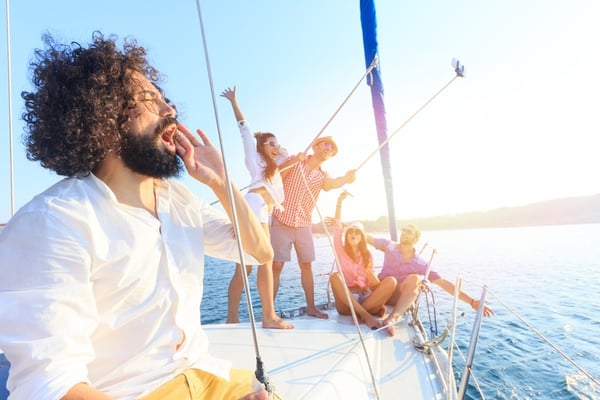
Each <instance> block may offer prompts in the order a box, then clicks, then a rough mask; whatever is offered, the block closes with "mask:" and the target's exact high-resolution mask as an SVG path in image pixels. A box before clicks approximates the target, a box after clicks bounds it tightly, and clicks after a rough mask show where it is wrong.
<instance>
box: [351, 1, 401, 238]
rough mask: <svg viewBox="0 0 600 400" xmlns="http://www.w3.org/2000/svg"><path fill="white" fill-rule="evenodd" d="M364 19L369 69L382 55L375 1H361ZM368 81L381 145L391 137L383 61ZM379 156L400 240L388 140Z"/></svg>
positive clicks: (392, 225) (390, 216)
mask: <svg viewBox="0 0 600 400" xmlns="http://www.w3.org/2000/svg"><path fill="white" fill-rule="evenodd" d="M360 20H361V26H362V34H363V46H364V50H365V63H366V66H367V68H368V67H369V66H370V65H371V63H372V62H373V58H374V57H375V56H378V45H377V18H376V16H375V1H374V0H360ZM367 83H368V85H369V86H370V87H371V100H372V102H373V112H374V113H375V125H376V127H377V139H378V140H379V145H380V146H381V144H382V143H383V142H385V141H386V140H387V138H388V135H387V122H386V119H385V103H384V102H383V84H382V83H381V71H380V68H379V63H378V64H377V66H376V67H375V68H373V70H372V71H371V75H370V76H369V77H368V80H367ZM379 156H380V159H381V168H382V169H383V180H384V184H385V192H386V196H387V205H388V221H389V229H390V238H391V239H392V240H394V241H396V240H398V230H397V227H396V212H395V209H394V186H393V184H392V171H391V166H390V149H389V147H388V145H387V143H386V144H385V145H384V146H382V147H381V149H380V150H379Z"/></svg>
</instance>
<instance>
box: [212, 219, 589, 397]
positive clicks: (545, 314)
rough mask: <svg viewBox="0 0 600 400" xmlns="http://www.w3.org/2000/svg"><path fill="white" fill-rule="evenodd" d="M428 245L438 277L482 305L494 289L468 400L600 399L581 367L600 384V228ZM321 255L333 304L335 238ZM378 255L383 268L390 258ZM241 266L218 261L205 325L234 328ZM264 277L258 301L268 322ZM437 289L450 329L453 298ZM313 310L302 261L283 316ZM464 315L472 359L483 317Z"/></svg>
mask: <svg viewBox="0 0 600 400" xmlns="http://www.w3.org/2000/svg"><path fill="white" fill-rule="evenodd" d="M382 236H385V234H383V235H382ZM425 244H426V246H425V248H424V250H423V253H422V255H423V256H424V257H425V258H426V259H429V258H430V257H431V254H432V251H433V250H434V249H435V255H434V257H433V259H432V265H433V269H434V270H436V271H438V272H440V273H441V274H442V276H444V277H445V278H446V279H448V280H450V281H453V282H454V281H455V280H456V278H457V276H460V277H461V278H462V281H463V283H462V284H463V289H464V290H465V291H467V292H468V293H469V294H471V295H472V296H474V297H479V296H480V295H481V292H482V286H483V285H486V286H487V289H488V291H487V297H486V299H487V301H488V305H489V306H490V307H492V309H493V310H494V312H495V316H494V317H492V318H485V319H484V322H483V324H482V326H481V331H480V337H479V341H478V344H477V351H476V354H475V360H474V363H473V368H472V369H473V376H474V377H472V378H471V379H470V380H469V388H468V392H467V398H470V399H479V398H481V396H480V395H479V392H478V391H477V390H476V388H475V385H478V386H479V387H480V388H481V390H482V392H483V394H484V396H485V398H487V399H544V400H545V399H600V387H598V386H597V385H596V384H595V383H594V382H593V381H592V380H590V379H588V378H587V377H586V376H585V375H584V374H583V373H582V372H581V371H580V370H579V369H578V367H580V368H582V369H584V370H585V371H587V372H588V373H589V374H591V375H592V376H593V377H595V378H596V379H600V318H599V316H600V224H582V225H561V226H543V227H522V228H501V229H469V230H446V231H425V232H423V233H422V235H421V241H420V242H419V244H418V246H419V247H418V250H420V249H421V248H422V246H423V245H425ZM316 248H317V261H316V262H315V263H314V265H313V271H314V274H315V297H316V301H317V303H323V302H326V301H327V299H328V293H327V277H328V273H329V272H330V271H331V269H332V267H333V256H332V252H331V246H330V244H329V239H328V238H327V237H320V238H317V239H316ZM373 255H374V258H375V262H376V264H379V265H380V264H381V261H382V254H381V252H378V251H376V250H374V251H373ZM233 268H234V266H233V264H232V263H228V262H223V261H220V260H216V259H209V260H208V262H207V265H206V274H205V275H206V276H205V294H204V300H203V304H202V321H203V323H215V322H224V321H225V315H226V310H227V285H228V283H229V278H230V277H231V274H232V273H233ZM255 270H256V268H254V271H253V272H252V274H251V275H250V277H249V282H250V287H251V290H250V293H251V297H252V304H253V308H254V314H255V316H256V317H257V319H260V302H259V298H258V294H257V292H256V289H255V288H256V275H255ZM432 287H433V291H434V296H435V301H436V304H437V308H438V325H440V329H441V326H442V325H444V324H445V322H446V321H447V320H448V318H449V312H450V309H451V300H452V299H451V297H450V296H449V295H447V294H446V293H445V292H443V291H441V290H439V288H438V287H437V286H435V285H432ZM243 297H244V296H243ZM245 304H246V303H245V299H244V298H243V299H242V305H241V306H240V311H241V312H240V317H241V318H247V312H246V305H245ZM303 305H305V300H304V294H303V292H302V288H301V285H300V273H299V269H298V267H297V265H296V264H295V262H293V261H292V262H290V263H288V264H286V266H285V267H284V271H283V273H282V277H281V287H280V291H279V295H278V297H277V301H276V308H277V309H278V310H281V309H288V308H295V307H300V306H303ZM459 310H464V311H465V315H464V317H462V318H460V319H459V322H458V323H457V325H458V326H457V342H458V345H459V348H460V349H461V350H462V353H463V354H464V353H465V352H466V346H467V345H468V342H469V339H470V330H471V327H472V324H473V317H474V312H472V311H470V308H469V307H468V306H467V305H466V304H464V303H460V305H459ZM444 345H446V346H447V341H446V342H445V343H444ZM455 353H456V352H455ZM567 358H569V359H571V360H572V361H573V362H574V363H575V364H576V365H573V363H571V362H569V361H567ZM453 365H454V369H455V374H456V375H457V377H460V376H461V374H462V371H463V368H464V362H463V360H462V359H461V357H460V355H457V354H455V357H454V360H453ZM577 366H578V367H577Z"/></svg>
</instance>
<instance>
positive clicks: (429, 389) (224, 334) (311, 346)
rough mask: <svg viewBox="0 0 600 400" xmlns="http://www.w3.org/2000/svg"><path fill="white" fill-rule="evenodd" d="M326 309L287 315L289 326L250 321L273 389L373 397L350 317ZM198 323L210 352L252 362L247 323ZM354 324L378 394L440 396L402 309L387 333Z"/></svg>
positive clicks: (307, 395)
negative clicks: (323, 314)
mask: <svg viewBox="0 0 600 400" xmlns="http://www.w3.org/2000/svg"><path fill="white" fill-rule="evenodd" d="M328 314H329V319H328V320H321V319H317V318H312V317H306V316H302V317H299V318H296V319H292V320H291V321H290V322H292V323H293V324H294V326H295V328H294V329H292V330H271V329H262V328H261V327H260V322H257V325H258V328H257V330H256V332H257V342H258V345H259V352H260V356H261V359H262V361H263V363H264V368H265V371H266V373H267V376H268V377H269V379H270V381H271V383H272V384H273V386H274V387H275V392H276V393H277V394H278V395H280V396H281V397H282V398H284V399H298V400H299V399H311V400H318V399H327V400H333V399H374V398H377V397H376V394H375V391H374V389H373V384H372V379H371V374H370V372H369V366H368V363H367V359H366V356H365V351H364V350H363V346H362V344H361V342H360V339H359V335H358V332H357V330H356V327H355V326H354V324H353V323H352V320H351V317H347V316H339V315H338V314H337V312H336V311H335V310H330V311H328ZM205 330H206V332H207V334H208V335H209V337H210V343H211V346H210V348H211V354H213V355H215V356H218V357H222V358H226V359H230V360H232V361H233V364H234V366H235V367H237V368H246V369H251V370H254V369H255V368H256V355H255V351H254V342H253V338H252V333H251V328H250V323H247V322H244V323H240V324H211V325H205ZM361 332H362V336H363V340H364V344H365V346H364V348H366V350H367V353H368V357H369V360H370V364H371V367H372V371H373V376H374V377H375V382H376V385H377V390H378V393H379V398H380V399H399V398H402V399H442V398H445V396H444V394H443V393H444V390H443V383H442V381H441V379H440V377H439V376H438V374H437V373H436V372H435V371H436V368H435V367H434V365H433V363H432V361H431V358H430V357H429V356H428V355H426V354H424V353H421V352H419V351H417V350H416V349H415V348H414V346H413V343H412V338H413V336H414V333H413V332H414V331H413V329H412V327H410V326H409V325H408V316H405V317H404V318H403V320H402V321H401V322H399V323H398V325H397V326H396V335H395V336H394V337H390V336H389V335H388V334H387V332H386V331H385V330H383V329H382V330H378V331H371V330H369V328H368V327H366V326H365V325H364V324H361ZM442 359H443V360H444V362H445V361H446V358H445V357H444V356H443V355H442Z"/></svg>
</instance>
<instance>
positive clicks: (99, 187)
mask: <svg viewBox="0 0 600 400" xmlns="http://www.w3.org/2000/svg"><path fill="white" fill-rule="evenodd" d="M116 40H117V39H116V37H113V36H111V37H105V36H103V35H102V34H100V33H95V34H94V35H93V39H92V42H91V43H90V44H89V46H88V47H84V46H82V45H80V44H78V43H71V44H69V45H63V44H59V43H57V42H56V41H55V40H54V39H53V38H52V37H50V36H45V37H44V42H45V44H46V48H45V49H43V50H37V51H36V52H35V58H34V60H33V61H32V63H31V66H32V74H33V77H32V82H33V86H34V88H33V90H32V91H31V92H24V93H23V94H22V97H23V99H24V100H25V112H24V114H23V119H24V120H25V122H26V133H25V143H26V145H27V152H28V153H27V156H28V158H29V159H30V160H35V161H39V162H40V163H41V164H42V166H43V167H45V168H48V169H50V170H52V171H54V172H56V173H57V174H59V175H63V176H65V177H66V178H65V179H63V180H62V181H60V182H58V183H57V184H55V185H54V186H52V187H50V188H49V189H47V190H46V191H44V192H43V193H41V194H39V195H38V196H36V197H35V198H34V199H32V200H31V201H30V202H29V203H28V204H26V205H25V206H24V207H22V208H21V209H20V210H19V211H18V212H17V213H16V214H15V216H14V217H13V218H12V219H11V220H10V221H9V223H8V224H7V225H6V226H5V228H4V230H3V231H2V233H1V234H0V260H2V261H1V262H2V266H1V271H0V304H2V308H1V310H0V326H1V327H2V328H1V329H0V348H1V349H2V350H3V351H4V353H5V355H6V357H7V358H8V360H9V361H10V362H11V367H10V372H9V378H8V382H7V386H8V389H9V390H10V392H11V398H14V399H65V400H68V399H109V398H118V399H134V398H135V399H139V398H144V399H178V400H179V399H204V398H219V399H221V398H228V399H229V398H242V397H243V398H245V399H261V398H266V392H265V391H264V390H259V391H257V392H253V393H250V392H251V391H252V390H253V389H252V386H253V383H252V378H253V373H252V371H245V370H239V369H232V368H230V363H229V362H227V361H225V360H219V359H215V358H213V357H211V356H210V355H209V354H208V350H209V345H208V343H207V339H206V334H205V333H204V332H203V330H202V328H201V326H200V301H201V299H202V281H203V270H204V256H205V254H206V255H211V256H214V257H218V258H224V259H228V260H231V261H236V262H239V255H238V250H237V242H236V238H235V235H234V230H233V226H232V222H231V220H232V212H231V208H232V207H231V202H230V198H229V196H228V190H227V184H226V179H225V169H224V165H223V160H222V157H221V155H220V153H219V151H218V150H217V149H216V148H215V147H214V146H213V145H212V143H211V142H210V140H209V139H208V137H207V136H206V135H205V134H204V133H203V132H202V131H201V130H197V135H194V134H192V132H190V131H189V130H188V129H187V128H186V127H184V126H183V125H182V124H180V123H178V122H177V119H176V112H175V108H174V106H173V105H171V104H170V102H169V101H168V100H167V99H165V97H164V95H163V93H162V91H161V89H160V87H159V83H160V74H159V73H158V71H156V70H155V69H154V68H153V67H151V66H150V65H149V64H148V62H147V60H146V51H145V50H144V48H143V47H140V46H139V45H138V44H137V43H136V42H135V41H134V40H125V41H124V42H123V46H122V49H119V48H118V46H117V43H116ZM184 171H187V173H188V174H189V175H190V176H191V177H193V178H194V179H196V180H197V181H199V182H201V183H202V184H205V185H208V186H209V187H210V188H211V189H212V191H213V192H214V193H215V195H216V196H217V197H218V199H219V201H220V202H221V204H222V205H223V208H224V209H225V210H226V212H227V215H224V214H223V213H221V212H219V211H217V210H215V209H213V208H212V207H210V206H209V205H208V204H207V203H206V202H205V201H203V200H202V199H199V198H197V197H196V196H194V195H193V194H192V193H191V192H190V191H189V190H188V189H187V188H185V187H184V186H183V185H182V184H181V183H179V182H176V181H174V180H173V179H170V178H172V177H175V176H177V175H178V174H181V173H183V172H184ZM233 202H234V203H235V207H236V211H237V215H238V218H239V219H240V221H243V222H244V223H243V224H240V236H241V238H240V239H241V242H242V246H243V248H244V251H245V252H246V253H248V255H247V256H248V259H249V260H250V262H253V263H256V264H264V263H266V262H267V261H269V260H271V259H272V257H273V251H272V249H271V246H270V243H269V241H268V239H267V237H266V235H265V233H264V232H263V229H262V227H261V225H260V223H259V222H258V220H257V219H256V217H255V215H254V213H253V212H252V210H251V209H250V208H249V207H248V205H247V203H246V202H245V201H244V198H243V196H242V195H241V194H240V192H239V191H238V190H237V189H235V188H234V190H233Z"/></svg>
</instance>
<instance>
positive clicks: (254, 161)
mask: <svg viewBox="0 0 600 400" xmlns="http://www.w3.org/2000/svg"><path fill="white" fill-rule="evenodd" d="M236 92H237V90H236V87H235V86H234V87H233V89H232V88H227V89H225V90H224V91H223V92H222V93H221V96H222V97H225V98H226V99H227V100H229V101H230V102H231V107H232V108H233V113H234V115H235V119H236V121H237V124H238V128H239V129H240V134H241V136H242V142H243V144H244V162H245V164H246V168H247V169H248V172H250V176H251V179H252V180H251V182H250V185H248V192H247V193H246V195H245V198H246V201H247V202H248V204H249V205H250V207H251V208H252V209H253V210H254V213H255V214H256V216H257V217H258V220H259V222H260V223H261V225H262V227H263V229H264V230H265V233H266V234H267V236H270V233H269V218H270V216H271V212H272V211H273V208H282V206H281V203H282V202H283V198H284V193H283V183H282V179H281V174H280V168H285V167H286V166H287V165H290V164H292V163H294V162H296V161H299V160H303V159H304V154H303V153H300V154H298V155H296V156H294V157H287V154H286V153H285V151H284V150H283V149H282V148H281V146H280V145H279V143H278V142H277V137H276V136H275V135H274V134H273V133H270V132H256V133H254V135H252V133H251V132H250V129H249V128H248V124H247V123H246V119H245V117H244V114H243V113H242V110H241V109H240V106H239V104H238V101H237V96H236ZM253 137H254V138H256V142H255V141H254V139H253ZM272 268H273V260H270V261H269V262H268V263H266V264H264V265H261V266H260V267H259V268H258V273H257V278H256V279H257V286H258V293H259V295H260V301H261V305H262V312H263V319H262V326H263V328H270V329H292V328H293V327H294V326H293V325H292V324H290V323H288V322H285V321H283V320H282V319H281V318H279V317H278V316H277V315H276V314H275V304H274V296H273V269H272ZM250 272H252V266H251V265H247V266H246V275H249V274H250ZM243 288H244V282H243V276H242V272H241V267H240V265H239V264H238V265H236V268H235V272H234V274H233V277H232V278H231V281H230V282H229V289H228V306H227V323H237V322H239V305H240V297H241V295H242V289H243Z"/></svg>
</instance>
